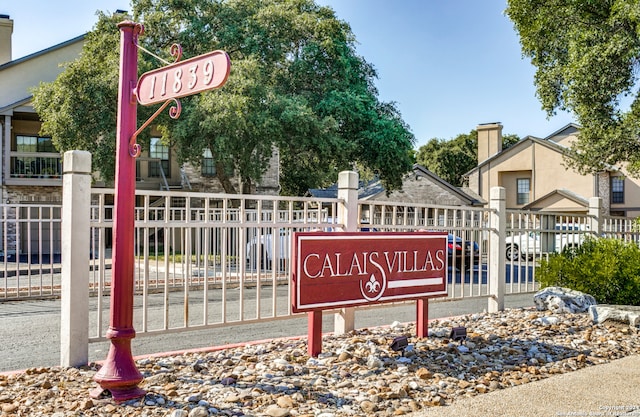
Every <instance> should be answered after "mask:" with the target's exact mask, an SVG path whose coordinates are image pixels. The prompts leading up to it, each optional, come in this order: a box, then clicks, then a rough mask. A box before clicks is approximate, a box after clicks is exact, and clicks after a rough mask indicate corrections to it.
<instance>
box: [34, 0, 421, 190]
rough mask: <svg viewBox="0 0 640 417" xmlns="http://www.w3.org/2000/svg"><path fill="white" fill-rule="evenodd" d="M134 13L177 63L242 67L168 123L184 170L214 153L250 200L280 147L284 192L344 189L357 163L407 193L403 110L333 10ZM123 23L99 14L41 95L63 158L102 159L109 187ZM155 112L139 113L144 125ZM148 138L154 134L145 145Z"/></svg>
mask: <svg viewBox="0 0 640 417" xmlns="http://www.w3.org/2000/svg"><path fill="white" fill-rule="evenodd" d="M132 8H133V18H134V20H135V21H139V22H142V23H144V25H145V33H144V34H143V36H142V37H141V38H140V41H139V43H140V45H141V46H142V47H144V49H146V50H148V51H150V52H152V53H153V54H155V55H158V56H167V50H168V47H169V46H170V45H171V44H173V43H177V44H180V45H181V46H182V48H183V51H184V54H185V59H186V58H189V57H191V56H197V55H200V54H203V53H206V52H209V51H211V50H216V49H221V50H225V51H227V52H228V53H229V56H230V58H231V63H232V68H231V75H230V77H229V79H228V81H227V83H226V85H225V86H223V87H222V88H221V89H218V90H214V91H210V92H205V93H202V94H199V95H195V96H191V97H186V98H184V99H182V115H181V116H180V118H179V119H177V120H171V119H169V118H168V116H166V115H162V117H160V118H158V119H157V125H158V128H159V129H160V131H161V132H162V137H163V141H164V142H165V143H167V144H171V145H175V147H176V150H177V153H178V159H179V162H184V161H188V162H191V163H193V164H195V165H198V164H199V163H200V161H201V159H202V154H203V151H204V150H205V149H209V150H210V151H211V154H212V156H213V158H214V161H215V165H216V168H217V169H216V173H217V176H218V179H219V180H220V183H221V184H222V186H223V187H224V189H225V191H227V192H236V191H237V190H235V189H234V188H233V186H232V183H231V181H230V180H229V175H230V174H229V173H230V172H234V171H235V172H236V173H237V174H239V175H240V177H241V179H242V184H243V189H242V190H241V191H242V192H248V191H249V190H250V189H251V186H252V185H253V184H255V183H256V182H257V181H259V179H260V178H261V175H262V174H263V173H264V172H265V170H266V169H267V167H268V161H269V157H270V156H271V155H272V152H273V151H274V149H278V150H279V154H280V163H281V165H280V175H281V180H280V182H281V186H282V192H283V193H284V194H292V195H300V194H303V193H304V192H306V190H307V189H308V188H312V187H319V186H323V185H326V184H328V183H331V182H334V181H335V179H336V176H337V172H339V171H341V170H344V169H350V168H351V167H352V166H353V165H354V164H361V165H362V166H365V167H367V168H368V169H371V170H373V171H374V172H375V173H377V174H378V175H379V176H380V178H381V180H382V181H383V183H384V185H385V187H387V189H389V190H391V189H397V188H400V187H401V184H402V180H401V179H402V174H403V173H405V172H407V171H408V170H409V169H410V168H411V163H412V160H411V157H410V153H409V151H410V150H411V149H412V147H413V143H414V141H415V139H414V137H413V134H412V133H411V132H410V130H409V128H408V126H407V125H406V124H405V123H404V122H403V120H402V118H401V116H400V114H399V112H398V111H397V109H396V107H395V105H394V104H393V103H383V102H380V101H379V100H378V98H377V94H378V93H377V90H376V88H375V86H374V81H375V78H376V72H375V71H374V69H373V67H372V66H371V65H370V64H369V63H367V62H366V61H365V60H364V59H363V58H362V57H360V56H358V55H357V54H356V52H355V47H354V44H355V38H354V36H353V34H352V32H351V29H350V27H349V25H348V24H347V23H345V22H343V21H340V20H338V19H337V18H336V17H335V14H334V12H333V10H331V9H330V8H328V7H320V6H318V5H316V4H315V3H314V2H313V0H233V1H231V0H133V1H132ZM121 20H123V16H115V17H109V16H106V15H104V14H99V21H98V23H97V25H96V27H95V29H94V30H93V31H92V32H91V33H90V34H89V35H88V36H87V43H86V46H85V48H84V50H83V53H82V55H81V57H80V58H79V59H78V60H76V61H74V62H72V63H71V64H70V65H69V66H68V67H67V68H66V69H65V71H64V72H63V73H62V75H61V76H60V77H59V78H58V79H57V80H55V81H54V82H53V83H50V84H43V85H41V86H40V87H38V88H37V89H36V91H35V92H34V102H35V107H36V110H37V111H38V112H39V114H40V115H41V117H42V119H43V121H44V123H43V131H44V132H46V133H48V134H50V135H51V136H52V139H53V141H54V143H55V144H56V146H58V147H59V149H60V150H67V149H72V148H75V149H90V150H92V151H93V152H94V155H95V156H94V160H95V165H94V168H97V169H98V170H99V171H100V172H101V173H102V175H103V177H105V178H107V179H109V178H112V177H113V172H114V170H113V165H114V162H113V157H114V151H113V149H114V143H113V142H114V139H113V138H114V137H115V117H116V116H115V111H116V94H117V90H116V87H117V71H118V59H119V58H118V56H117V55H118V54H117V51H118V42H119V32H118V29H117V27H116V23H117V22H119V21H121ZM139 59H140V63H139V67H140V70H141V71H146V70H149V69H152V68H155V67H158V66H160V63H159V62H158V61H157V60H156V59H155V58H153V57H151V56H150V55H149V54H147V53H140V54H139ZM155 107H157V106H155ZM151 110H153V109H147V108H142V107H139V116H140V117H139V119H140V121H139V124H141V123H142V121H144V120H146V118H147V117H148V115H149V112H150V111H151ZM146 140H148V133H147V136H144V135H143V136H142V137H141V138H140V141H141V142H142V143H143V146H144V143H145V141H146ZM96 142H97V143H98V146H96ZM96 152H97V153H98V155H96Z"/></svg>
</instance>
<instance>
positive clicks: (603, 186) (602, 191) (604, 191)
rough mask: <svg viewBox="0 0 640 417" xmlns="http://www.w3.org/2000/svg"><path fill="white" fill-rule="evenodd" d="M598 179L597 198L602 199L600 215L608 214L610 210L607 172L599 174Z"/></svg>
mask: <svg viewBox="0 0 640 417" xmlns="http://www.w3.org/2000/svg"><path fill="white" fill-rule="evenodd" d="M596 178H597V179H598V197H601V198H602V214H609V213H610V210H611V194H610V193H611V176H610V175H609V173H608V172H600V173H598V174H597V175H596Z"/></svg>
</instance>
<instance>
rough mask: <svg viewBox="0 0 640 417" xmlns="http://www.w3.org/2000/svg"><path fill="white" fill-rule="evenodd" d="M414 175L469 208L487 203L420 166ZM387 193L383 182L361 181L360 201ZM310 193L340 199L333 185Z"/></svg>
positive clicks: (414, 171)
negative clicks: (432, 184) (423, 178)
mask: <svg viewBox="0 0 640 417" xmlns="http://www.w3.org/2000/svg"><path fill="white" fill-rule="evenodd" d="M413 174H414V175H419V176H421V177H425V178H428V180H429V181H431V182H432V183H434V184H436V185H437V186H439V187H440V188H443V189H445V190H446V191H447V192H449V193H450V194H452V195H455V196H456V197H457V198H459V199H460V200H462V201H464V202H466V204H467V205H469V206H477V205H482V204H484V203H485V201H484V200H482V198H481V197H479V196H477V195H476V194H475V193H471V192H467V191H466V190H463V189H462V188H459V187H455V186H453V185H451V184H449V183H448V182H447V181H445V180H443V179H442V178H440V177H439V176H437V175H436V174H435V173H433V172H431V171H429V170H428V169H427V168H425V167H424V166H422V165H420V164H414V165H413ZM385 191H386V190H385V189H384V187H383V186H382V182H381V181H380V180H379V179H377V178H376V179H373V180H371V181H369V182H366V183H365V182H364V181H360V183H359V185H358V199H359V200H371V199H374V198H375V197H376V196H378V195H380V194H382V193H383V192H385ZM308 193H309V194H310V195H311V196H312V197H318V198H336V197H338V185H337V184H332V185H331V186H329V187H327V188H312V189H309V192H308Z"/></svg>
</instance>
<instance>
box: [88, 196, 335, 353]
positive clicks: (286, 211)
mask: <svg viewBox="0 0 640 417" xmlns="http://www.w3.org/2000/svg"><path fill="white" fill-rule="evenodd" d="M92 199H93V202H94V203H93V204H92V209H91V211H92V214H91V219H92V220H91V224H92V231H91V233H92V236H93V237H92V244H91V246H92V253H96V254H98V256H95V257H94V259H92V266H93V268H92V275H91V280H90V288H91V289H92V290H93V291H94V293H95V294H96V295H97V296H98V298H99V300H102V298H103V297H102V296H103V295H107V294H108V293H109V288H110V283H111V279H112V277H111V271H110V269H109V263H110V261H109V259H108V254H109V251H110V247H111V246H112V242H110V240H109V238H110V234H111V227H112V220H113V219H112V215H113V207H112V205H110V201H113V190H93V193H92ZM136 199H137V205H136V209H135V210H136V211H135V213H136V215H135V242H134V247H135V260H136V265H135V279H134V285H135V291H136V295H135V302H136V310H137V313H136V314H135V317H136V319H137V323H135V325H136V332H137V333H138V334H145V333H156V332H172V331H180V330H187V329H188V330H195V329H199V328H211V327H219V326H222V325H226V324H229V323H234V324H237V323H245V322H255V321H264V320H275V319H281V318H288V317H291V316H292V314H293V313H292V311H291V307H290V294H289V288H288V287H289V276H290V267H291V266H290V264H289V254H290V241H291V237H292V234H293V232H294V231H305V230H311V229H327V228H334V227H341V226H342V225H339V224H336V223H335V213H336V211H337V205H338V203H339V201H340V200H338V199H322V200H319V199H312V198H293V197H273V196H245V195H235V194H234V195H227V194H205V193H193V192H181V193H176V192H166V191H137V192H136ZM100 254H105V255H100ZM108 308H109V306H108V303H103V302H100V301H99V303H98V308H97V316H96V319H95V322H94V323H93V326H92V332H91V334H90V339H91V340H101V339H102V338H103V337H104V333H105V330H106V326H107V325H108Z"/></svg>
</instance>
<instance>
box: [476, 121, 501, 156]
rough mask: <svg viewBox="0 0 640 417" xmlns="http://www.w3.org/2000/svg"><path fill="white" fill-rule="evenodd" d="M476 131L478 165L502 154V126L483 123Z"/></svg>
mask: <svg viewBox="0 0 640 417" xmlns="http://www.w3.org/2000/svg"><path fill="white" fill-rule="evenodd" d="M476 130H477V131H478V164H481V163H482V162H484V161H486V160H487V159H489V158H491V157H492V156H494V155H496V154H499V153H500V152H502V125H501V124H500V123H483V124H480V125H478V127H477V128H476Z"/></svg>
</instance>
